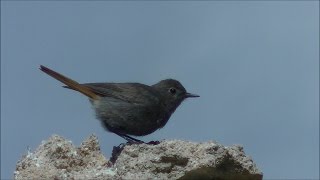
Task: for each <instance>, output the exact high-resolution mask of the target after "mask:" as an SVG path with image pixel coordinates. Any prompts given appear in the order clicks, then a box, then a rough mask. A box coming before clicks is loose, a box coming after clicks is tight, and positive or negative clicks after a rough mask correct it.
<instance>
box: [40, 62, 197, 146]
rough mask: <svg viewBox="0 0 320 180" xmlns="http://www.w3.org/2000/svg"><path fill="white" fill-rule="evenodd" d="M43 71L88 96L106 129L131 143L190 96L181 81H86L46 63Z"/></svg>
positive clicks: (164, 118)
mask: <svg viewBox="0 0 320 180" xmlns="http://www.w3.org/2000/svg"><path fill="white" fill-rule="evenodd" d="M40 70H41V71H43V72H45V73H47V74H48V75H50V76H51V77H53V78H55V79H57V80H58V81H61V82H62V83H64V84H65V85H66V86H64V87H65V88H69V89H72V90H75V91H78V92H80V93H82V94H84V95H86V96H88V97H89V100H90V102H91V103H92V106H93V109H94V110H95V112H96V117H97V119H99V120H100V121H101V123H102V125H103V126H104V127H105V128H106V130H107V131H110V132H113V133H115V134H117V135H119V136H121V137H122V138H124V139H126V140H127V141H129V142H142V141H140V140H138V139H135V138H133V137H130V136H129V135H133V136H144V135H148V134H150V133H152V132H154V131H155V130H157V129H159V128H162V127H163V126H164V125H165V124H166V123H167V122H168V120H169V118H170V116H171V114H172V113H173V112H174V111H175V110H176V108H177V107H178V106H179V105H180V104H181V102H182V101H183V100H185V99H186V98H189V97H199V96H198V95H195V94H191V93H188V92H187V91H186V89H185V88H184V87H183V86H182V85H181V83H180V82H179V81H177V80H174V79H166V80H162V81H160V82H158V83H156V84H154V85H152V86H148V85H144V84H140V83H85V84H79V83H78V82H76V81H74V80H72V79H70V78H67V77H66V76H63V75H62V74H59V73H57V72H55V71H53V70H51V69H49V68H47V67H45V66H42V65H41V66H40Z"/></svg>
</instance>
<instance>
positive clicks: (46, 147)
mask: <svg viewBox="0 0 320 180" xmlns="http://www.w3.org/2000/svg"><path fill="white" fill-rule="evenodd" d="M14 178H15V179H254V180H255V179H257V180H258V179H262V172H261V171H260V170H259V169H258V168H257V167H256V165H255V163H254V162H253V160H252V159H251V158H250V157H249V156H247V155H245V153H244V151H243V148H242V147H241V146H239V145H234V146H231V147H225V146H223V145H220V144H218V143H216V142H207V143H195V142H188V141H181V140H165V141H162V142H160V143H159V144H156V145H151V144H123V145H120V146H118V147H114V149H113V155H112V157H111V158H110V161H109V160H107V159H106V158H105V157H104V156H103V155H102V153H101V151H100V145H99V143H98V139H97V137H96V136H94V135H91V136H90V137H89V138H88V139H87V140H85V141H84V142H83V143H82V144H81V145H80V147H74V145H72V143H71V142H70V141H67V140H66V139H64V138H63V137H60V136H57V135H53V136H52V137H50V138H49V140H47V141H43V142H42V143H41V145H40V146H39V147H38V148H37V149H36V150H35V152H32V153H31V152H28V154H27V155H25V156H24V157H23V158H22V159H21V160H20V161H19V162H18V163H17V166H16V171H15V172H14Z"/></svg>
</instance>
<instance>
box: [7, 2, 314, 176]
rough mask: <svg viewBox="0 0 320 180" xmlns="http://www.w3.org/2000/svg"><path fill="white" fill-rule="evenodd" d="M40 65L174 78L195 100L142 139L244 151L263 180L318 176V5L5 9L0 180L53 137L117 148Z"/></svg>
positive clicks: (25, 5)
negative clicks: (90, 140)
mask: <svg viewBox="0 0 320 180" xmlns="http://www.w3.org/2000/svg"><path fill="white" fill-rule="evenodd" d="M40 64H42V65H46V66H48V67H50V68H52V69H54V70H56V71H58V72H60V73H62V74H65V75H67V76H69V77H71V78H73V79H75V80H77V81H79V82H82V83H85V82H140V83H145V84H149V85H152V84H154V83H156V82H158V81H159V80H162V79H165V78H174V79H178V80H179V81H180V82H181V83H182V84H183V85H184V86H185V87H186V89H187V90H188V91H189V92H192V93H196V94H199V95H200V96H201V97H200V98H197V99H188V100H186V101H185V102H184V103H183V104H182V105H181V106H180V107H179V108H178V109H177V111H176V112H175V113H174V114H173V116H172V117H171V119H170V120H169V122H168V124H167V125H166V126H165V127H164V128H163V129H161V130H159V131H156V132H155V133H153V134H151V135H149V136H145V137H140V139H142V140H144V141H151V140H162V139H183V140H189V141H198V142H205V141H210V140H216V141H218V142H219V143H222V144H224V145H227V146H228V145H232V144H241V145H243V146H244V150H245V152H246V153H247V154H248V155H250V156H251V157H252V158H253V159H254V161H255V162H256V163H257V165H258V167H259V168H260V169H261V170H262V171H263V173H264V178H265V179H293V178H296V179H302V178H304V179H307V178H309V179H311V178H314V179H318V178H319V2H318V1H301V2H296V1H282V2H275V1H269V2H266V1H263V2H259V1H254V2H248V1H241V2H239V1H229V2H222V1H202V2H195V1H185V2H183V1H175V2H168V1H164V2H161V1H152V2H146V1H132V2H131V1H121V2H113V1H109V2H108V1H107V2H103V1H94V2H89V1H78V2H75V1H73V2H72V1H71V2H70V1H69V2H61V1H56V2H55V1H48V2H39V1H38V2H37V1H32V2H23V1H15V2H12V1H2V2H1V179H6V178H12V177H13V172H14V170H15V164H16V163H17V161H18V160H19V159H20V158H21V157H22V155H24V154H26V152H27V149H28V147H30V148H31V150H32V151H33V150H34V149H35V148H36V147H37V146H38V145H40V143H41V141H42V140H46V139H48V138H49V137H50V136H51V135H53V134H58V135H61V136H63V137H65V138H67V139H69V140H71V141H72V142H73V143H74V144H76V145H79V144H80V143H81V142H82V141H83V140H84V139H86V138H87V137H88V136H89V135H90V134H92V133H94V134H96V135H97V136H98V137H99V141H100V143H101V148H102V151H103V153H104V154H105V155H106V156H107V157H110V155H111V150H112V147H113V146H116V145H119V144H120V143H123V142H125V141H124V140H123V139H122V138H120V137H118V136H117V135H114V134H111V133H108V132H105V130H104V129H103V128H102V127H101V126H100V123H99V122H98V120H96V119H95V116H94V112H93V110H92V109H91V105H90V103H89V101H88V99H87V98H86V97H84V96H83V95H81V94H79V93H76V92H74V91H70V90H67V89H64V88H62V87H61V85H62V84H61V83H59V82H58V81H56V80H54V79H52V78H51V77H49V76H47V75H46V74H44V73H42V72H41V71H40V70H39V69H38V67H39V65H40Z"/></svg>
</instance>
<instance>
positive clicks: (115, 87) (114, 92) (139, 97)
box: [81, 83, 161, 104]
mask: <svg viewBox="0 0 320 180" xmlns="http://www.w3.org/2000/svg"><path fill="white" fill-rule="evenodd" d="M81 85H83V86H86V87H88V88H89V89H91V90H92V91H93V92H94V93H96V94H97V95H100V96H107V97H113V98H116V99H119V100H121V101H126V102H129V103H137V104H145V103H147V104H148V103H160V99H161V98H160V97H161V94H160V93H159V92H158V91H156V90H155V89H154V88H152V87H150V86H147V85H144V84H140V83H86V84H81Z"/></svg>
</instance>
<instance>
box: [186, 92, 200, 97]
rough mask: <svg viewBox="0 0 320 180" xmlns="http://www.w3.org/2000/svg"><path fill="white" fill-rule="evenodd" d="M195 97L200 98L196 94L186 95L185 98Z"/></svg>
mask: <svg viewBox="0 0 320 180" xmlns="http://www.w3.org/2000/svg"><path fill="white" fill-rule="evenodd" d="M195 97H200V96H199V95H196V94H191V93H186V98H195Z"/></svg>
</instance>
